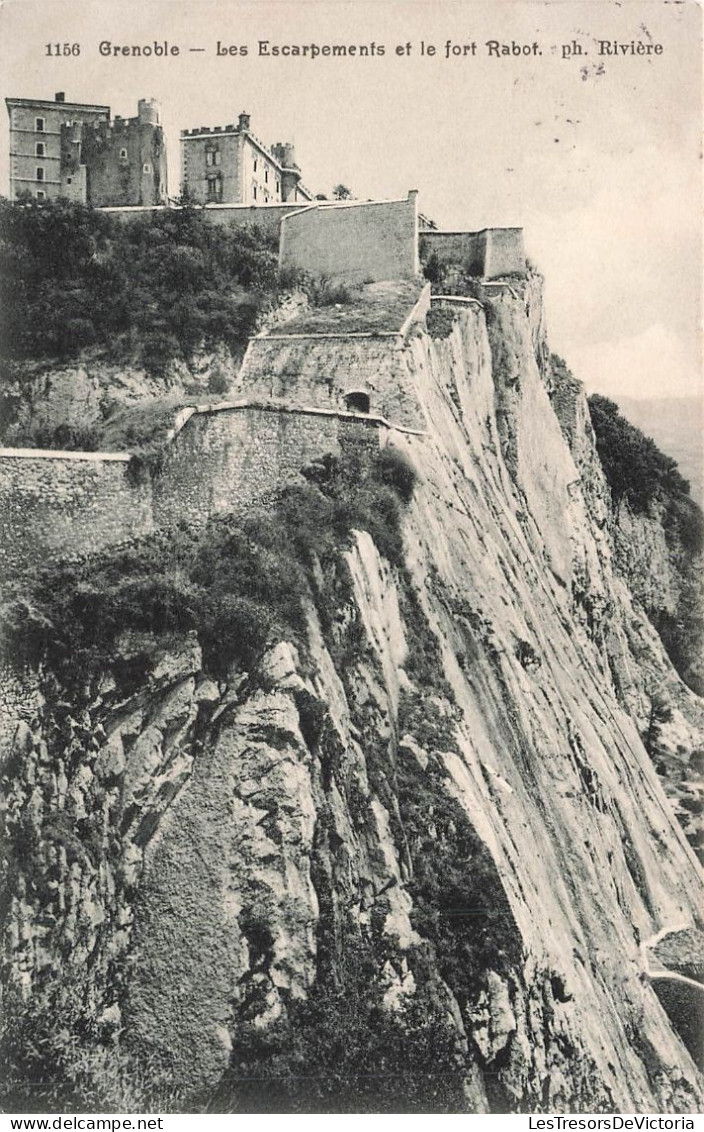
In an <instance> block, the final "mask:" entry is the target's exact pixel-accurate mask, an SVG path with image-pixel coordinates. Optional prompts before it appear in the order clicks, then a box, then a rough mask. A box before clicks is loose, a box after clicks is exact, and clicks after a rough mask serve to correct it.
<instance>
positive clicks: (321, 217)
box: [279, 190, 419, 283]
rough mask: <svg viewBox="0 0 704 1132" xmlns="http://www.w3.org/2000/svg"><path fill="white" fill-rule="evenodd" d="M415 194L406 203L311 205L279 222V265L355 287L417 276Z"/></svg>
mask: <svg viewBox="0 0 704 1132" xmlns="http://www.w3.org/2000/svg"><path fill="white" fill-rule="evenodd" d="M417 197H418V193H417V191H416V190H412V191H411V192H410V193H409V194H408V197H407V199H406V200H390V201H345V202H344V203H343V202H339V203H337V204H331V203H325V202H320V203H317V204H311V205H309V206H308V208H305V209H300V210H298V211H297V212H292V213H290V214H289V215H288V216H285V217H284V218H283V220H282V222H281V236H280V244H279V264H280V266H281V268H282V269H285V268H301V269H302V270H304V271H308V272H310V274H311V275H325V276H328V277H329V278H330V279H336V280H346V281H349V282H351V283H376V282H381V281H382V280H387V279H412V278H414V277H415V276H416V275H417V274H418V272H419V260H418V209H417Z"/></svg>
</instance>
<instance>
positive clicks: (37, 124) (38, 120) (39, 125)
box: [34, 118, 44, 134]
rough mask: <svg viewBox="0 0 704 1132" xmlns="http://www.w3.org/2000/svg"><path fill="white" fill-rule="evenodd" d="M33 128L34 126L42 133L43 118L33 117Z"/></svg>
mask: <svg viewBox="0 0 704 1132" xmlns="http://www.w3.org/2000/svg"><path fill="white" fill-rule="evenodd" d="M34 128H35V130H36V131H37V133H38V134H43V133H44V119H43V118H35V120H34Z"/></svg>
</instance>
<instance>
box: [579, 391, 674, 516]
mask: <svg viewBox="0 0 704 1132" xmlns="http://www.w3.org/2000/svg"><path fill="white" fill-rule="evenodd" d="M589 414H590V416H591V420H592V426H593V428H594V433H595V436H596V448H597V452H598V453H599V459H600V460H601V465H602V467H603V469H604V474H605V475H606V479H607V481H608V484H609V487H610V488H611V494H612V496H613V499H614V502H615V503H619V502H620V501H621V500H622V499H626V500H627V501H628V502H629V503H630V505H631V507H632V508H633V510H634V511H639V512H643V511H647V509H648V506H649V504H650V503H651V502H652V501H653V500H654V499H655V498H656V497H657V496H658V495H659V494H661V493H665V495H667V496H679V495H689V484H688V483H687V481H686V480H685V479H684V478H683V476H681V475H680V473H679V471H678V469H677V461H676V460H673V459H672V458H671V457H670V456H666V455H665V454H664V453H663V452H661V451H660V449H659V448H658V447H657V445H656V444H655V441H654V440H651V439H650V437H649V436H645V435H644V433H642V432H641V431H640V429H638V428H635V426H634V425H632V424H629V422H628V421H627V420H626V418H625V417H623V416H621V413H620V412H619V409H618V405H617V404H616V403H615V402H614V401H610V400H609V398H608V397H602V396H600V395H599V394H598V393H595V394H593V395H592V396H591V397H590V398H589Z"/></svg>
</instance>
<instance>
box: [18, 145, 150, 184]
mask: <svg viewBox="0 0 704 1132" xmlns="http://www.w3.org/2000/svg"><path fill="white" fill-rule="evenodd" d="M120 157H122V153H121V154H120ZM151 171H152V167H151V165H150V164H149V163H148V162H146V161H145V163H144V165H143V166H142V172H143V173H151ZM45 172H46V170H45V169H44V166H43V165H37V167H36V169H35V177H34V179H35V181H43V180H44V179H45V177H44V174H45ZM68 184H69V185H70V184H71V178H70V177H69V178H68Z"/></svg>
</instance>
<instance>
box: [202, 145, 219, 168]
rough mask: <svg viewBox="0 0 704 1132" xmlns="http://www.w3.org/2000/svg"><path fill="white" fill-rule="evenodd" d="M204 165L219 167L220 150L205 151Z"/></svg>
mask: <svg viewBox="0 0 704 1132" xmlns="http://www.w3.org/2000/svg"><path fill="white" fill-rule="evenodd" d="M205 164H206V165H219V164H220V150H219V149H206V151H205Z"/></svg>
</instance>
